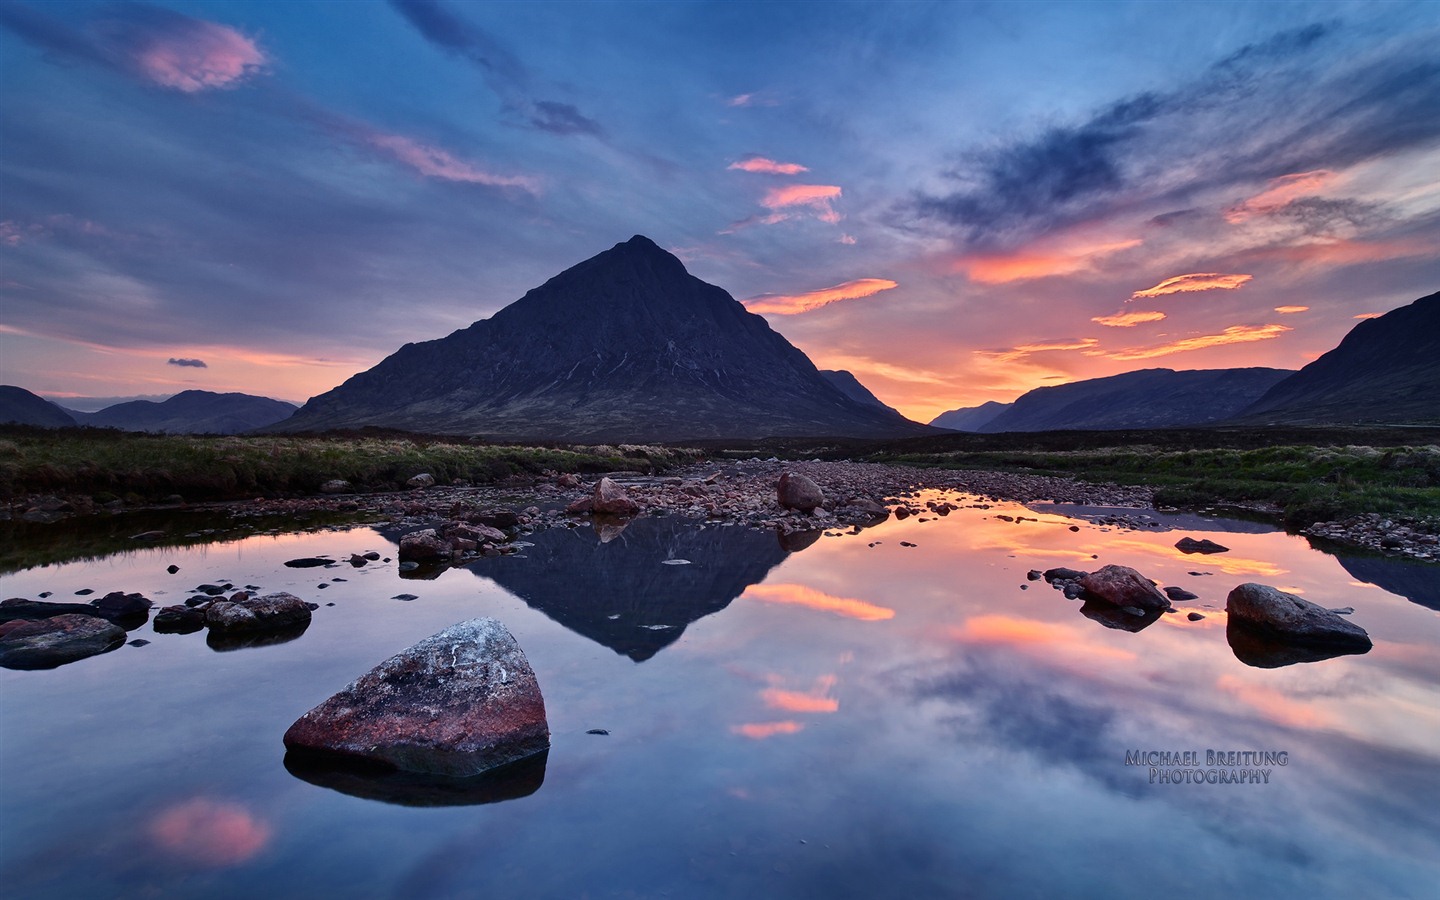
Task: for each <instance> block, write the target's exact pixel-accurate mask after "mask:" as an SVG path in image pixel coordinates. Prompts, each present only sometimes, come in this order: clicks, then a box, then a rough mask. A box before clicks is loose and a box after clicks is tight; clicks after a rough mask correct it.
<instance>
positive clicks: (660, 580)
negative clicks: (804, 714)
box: [466, 517, 790, 662]
mask: <svg viewBox="0 0 1440 900" xmlns="http://www.w3.org/2000/svg"><path fill="white" fill-rule="evenodd" d="M604 537H605V538H607V539H606V540H602V536H601V534H599V533H597V532H596V531H595V530H593V529H590V528H574V529H553V530H551V531H546V532H542V533H540V534H536V535H532V536H530V537H529V538H527V540H528V541H531V542H533V543H534V546H533V547H528V548H526V550H525V552H524V556H525V557H526V558H525V559H512V558H508V557H495V558H487V559H481V560H479V561H477V562H474V563H471V564H470V565H468V566H467V567H466V568H468V569H469V570H470V571H472V572H474V573H475V574H476V575H479V576H481V577H484V578H490V579H493V580H494V581H495V582H496V583H497V584H499V585H500V586H501V587H503V588H504V589H505V590H507V591H509V592H510V593H512V594H514V595H515V596H517V597H519V598H520V599H521V600H523V601H525V603H526V604H528V605H529V606H530V607H531V608H533V609H537V610H539V611H540V612H543V613H544V614H545V615H547V616H549V617H550V618H552V619H554V620H555V621H556V622H559V623H560V624H561V625H564V626H565V627H566V628H568V629H570V630H571V631H574V632H576V633H577V634H581V635H584V636H585V637H587V638H589V639H590V640H592V641H595V642H596V643H600V644H604V645H605V646H606V647H609V648H610V649H611V650H614V651H615V652H616V653H619V654H621V655H623V656H628V657H630V658H631V659H633V660H634V661H635V662H644V661H645V660H647V659H649V658H650V657H652V656H654V655H655V654H656V653H659V652H660V651H661V650H663V649H664V648H665V647H668V646H670V645H671V644H673V643H674V642H675V641H677V640H679V638H680V635H681V634H683V633H684V632H685V627H686V626H687V625H689V624H690V623H691V622H694V621H696V620H697V619H700V618H702V617H704V616H708V615H710V614H711V613H716V612H719V611H720V610H722V609H724V608H725V607H726V606H729V605H730V601H732V600H734V599H735V598H736V597H738V596H740V595H741V594H742V593H743V592H744V591H745V589H746V588H747V587H749V586H750V585H752V584H757V583H758V582H760V581H763V580H764V578H765V576H766V575H768V574H770V570H771V569H773V568H775V566H777V565H778V564H779V563H780V562H781V561H782V560H784V559H785V557H787V556H789V555H790V551H788V550H786V549H783V548H782V547H781V545H780V542H779V541H778V540H777V539H776V536H775V535H774V534H772V533H770V532H766V531H755V530H752V529H748V528H737V527H710V528H703V529H702V528H697V527H696V526H695V524H694V523H693V522H691V521H688V520H685V519H682V518H679V517H654V518H641V519H637V520H635V521H633V522H631V523H630V524H629V525H628V526H627V527H626V528H625V529H624V530H623V531H621V532H620V533H618V534H611V533H606V534H605V535H604ZM667 560H670V561H674V560H686V561H687V563H688V564H672V565H666V561H667Z"/></svg>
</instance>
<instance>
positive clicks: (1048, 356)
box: [0, 0, 1440, 419]
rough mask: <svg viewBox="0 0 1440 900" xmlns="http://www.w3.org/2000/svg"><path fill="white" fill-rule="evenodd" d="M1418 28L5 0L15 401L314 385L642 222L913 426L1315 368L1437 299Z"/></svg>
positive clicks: (1411, 20) (1135, 7) (1, 336)
mask: <svg viewBox="0 0 1440 900" xmlns="http://www.w3.org/2000/svg"><path fill="white" fill-rule="evenodd" d="M1436 46H1440V4H1435V3H1353V4H1351V3H1251V4H1237V3H1223V4H1220V3H1216V4H1207V3H1186V4H1161V3H1056V4H1047V3H995V4H990V3H913V4H905V3H878V4H872V3H854V4H847V3H753V4H752V3H515V4H510V3H478V2H455V0H450V2H445V0H407V2H400V0H397V2H390V3H386V2H376V3H364V2H344V3H303V2H297V3H284V4H276V3H246V2H215V3H168V4H164V5H160V4H116V3H86V2H70V3H33V2H29V3H27V2H18V0H15V2H11V0H0V292H3V293H0V381H4V382H6V383H13V384H19V385H21V386H22V387H26V388H29V389H31V390H34V391H36V392H38V393H42V394H45V395H47V396H52V397H58V398H64V397H71V396H107V397H108V396H129V395H153V394H165V393H171V392H174V391H178V390H183V389H185V388H191V387H198V388H205V389H209V390H240V391H247V392H251V393H260V394H267V395H270V396H277V397H282V398H285V399H291V400H304V399H305V398H306V397H309V396H311V395H313V394H316V393H319V392H321V391H324V390H327V389H329V388H330V387H333V386H334V385H336V384H338V383H339V382H341V381H343V380H344V379H345V378H347V377H349V376H350V375H351V374H354V373H355V372H356V371H359V370H361V369H364V368H368V367H369V366H371V365H373V364H374V363H375V362H378V361H379V360H380V359H381V358H383V357H384V356H385V355H387V354H388V353H390V352H392V351H393V350H395V349H396V348H398V347H399V346H400V345H401V344H403V343H405V342H407V341H415V340H425V339H429V338H434V337H438V336H441V335H443V334H446V333H448V332H450V331H452V330H454V329H456V328H460V327H463V326H465V325H468V324H469V323H470V322H472V321H474V320H476V319H478V318H482V317H485V316H488V315H490V314H492V313H493V312H495V311H496V310H498V309H499V308H501V307H502V306H504V305H506V304H508V303H510V302H512V301H514V300H515V299H517V298H519V297H520V296H521V295H522V294H523V293H524V292H525V291H526V290H528V289H530V288H532V287H535V286H537V285H538V284H540V283H541V282H543V281H544V280H546V279H547V278H549V277H550V276H551V275H553V274H555V273H557V272H559V271H560V270H562V269H564V268H566V267H568V266H569V265H572V264H574V263H576V262H578V261H580V260H582V259H584V258H586V257H589V256H591V255H593V254H595V253H597V252H599V251H601V250H604V249H606V248H608V247H610V246H611V245H613V244H615V243H617V242H619V241H623V240H625V239H627V238H629V237H630V236H631V235H632V234H636V233H641V234H646V235H648V236H650V237H651V238H653V239H655V240H656V241H657V242H658V243H660V244H661V246H664V247H666V248H668V249H671V250H672V251H673V252H675V253H677V254H678V255H679V256H680V257H681V258H682V259H684V260H685V262H686V264H687V266H688V267H689V268H690V270H691V271H692V272H693V273H694V274H696V275H698V276H699V277H701V278H704V279H705V280H707V281H710V282H713V283H715V284H718V285H720V286H721V287H723V288H725V289H726V290H728V291H730V292H731V293H732V294H733V295H734V296H735V297H736V298H738V299H740V300H742V301H746V302H747V303H749V304H750V305H751V306H752V308H753V309H755V311H757V312H761V313H762V314H764V315H766V317H767V318H768V319H769V320H770V321H771V323H772V325H774V326H775V327H776V328H777V329H778V330H780V331H781V332H782V333H783V334H785V335H786V336H787V337H789V338H790V339H791V341H792V342H794V343H795V344H797V345H798V346H799V347H801V349H803V350H805V351H806V352H807V353H809V354H810V355H811V357H812V359H814V360H815V361H816V363H817V364H819V365H821V366H822V367H831V368H849V369H851V370H852V371H854V372H855V373H856V374H857V376H859V377H860V379H861V380H862V381H863V382H864V383H865V384H867V385H868V386H869V387H870V388H871V389H872V390H874V391H875V392H876V393H877V394H878V395H879V396H880V397H881V398H882V399H884V400H886V401H887V402H890V403H892V404H894V405H896V406H898V407H899V408H901V409H902V411H904V412H906V413H907V414H910V415H912V416H913V417H916V418H920V419H929V418H930V417H932V416H933V415H935V414H936V413H938V412H939V411H941V410H943V409H947V408H951V407H955V406H962V405H972V404H976V403H979V402H981V401H984V400H988V399H997V400H1009V399H1012V398H1013V397H1014V396H1016V395H1017V394H1019V393H1022V392H1023V391H1024V390H1027V389H1029V388H1032V387H1037V386H1040V385H1044V384H1055V383H1059V382H1063V381H1070V380H1075V379H1077V378H1085V377H1094V376H1099V375H1108V374H1114V373H1117V372H1121V371H1127V370H1130V369H1135V368H1142V367H1150V366H1166V367H1170V368H1215V367H1221V366H1232V365H1271V366H1281V367H1287V368H1298V367H1299V366H1301V365H1303V364H1304V363H1305V362H1308V361H1309V360H1311V359H1313V358H1314V357H1315V356H1317V355H1318V354H1319V353H1321V352H1324V351H1325V350H1327V349H1329V348H1330V347H1333V346H1334V345H1335V344H1336V343H1337V342H1338V341H1339V339H1340V338H1341V337H1342V336H1343V335H1344V334H1345V332H1346V331H1348V330H1349V328H1350V327H1352V326H1353V325H1354V324H1355V318H1356V317H1357V316H1364V315H1373V314H1377V313H1383V312H1385V311H1386V310H1389V309H1393V308H1395V307H1397V306H1400V305H1403V304H1405V303H1408V302H1410V301H1412V300H1414V299H1415V298H1417V297H1419V296H1421V295H1422V294H1426V293H1429V292H1432V291H1434V290H1435V289H1436V288H1437V286H1440V284H1437V283H1440V277H1437V275H1440V250H1437V248H1440V174H1437V173H1440V51H1436V50H1435V49H1434V48H1435V47H1436ZM196 360H200V361H203V362H204V363H205V365H204V366H203V367H202V366H198V365H194V364H193V363H194V361H196ZM185 362H190V363H191V364H189V365H186V364H183V363H185Z"/></svg>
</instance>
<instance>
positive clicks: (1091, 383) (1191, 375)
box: [979, 368, 1294, 434]
mask: <svg viewBox="0 0 1440 900" xmlns="http://www.w3.org/2000/svg"><path fill="white" fill-rule="evenodd" d="M1292 374H1294V373H1293V372H1290V371H1288V370H1285V369H1260V368H1255V369H1192V370H1189V371H1184V372H1176V371H1175V370H1173V369H1139V370H1137V371H1134V372H1126V373H1124V374H1122V375H1111V376H1109V377H1106V378H1091V379H1088V380H1086V381H1074V382H1071V383H1070V384H1059V385H1056V386H1054V387H1042V388H1036V389H1035V390H1033V391H1030V392H1029V393H1026V394H1024V395H1022V396H1021V397H1020V398H1019V399H1017V400H1016V401H1015V402H1014V404H1012V405H1011V407H1010V408H1009V409H1007V410H1005V411H1004V412H1002V413H1000V415H998V416H996V417H995V418H993V419H991V420H990V421H989V422H986V423H985V424H984V425H983V426H982V427H981V428H980V429H979V430H980V431H982V432H986V433H990V434H995V433H998V432H1002V431H1062V430H1083V431H1106V430H1110V429H1119V428H1174V427H1179V426H1184V425H1208V424H1210V423H1212V422H1219V421H1222V420H1225V419H1229V418H1231V417H1233V416H1234V415H1235V414H1236V413H1238V412H1239V411H1240V410H1242V409H1245V408H1246V407H1247V406H1249V405H1250V404H1252V403H1254V402H1255V401H1256V400H1257V399H1258V398H1259V397H1260V396H1261V395H1262V394H1264V393H1265V392H1266V391H1268V390H1269V389H1270V388H1272V387H1274V386H1275V384H1276V383H1278V382H1279V381H1280V380H1281V379H1283V378H1286V377H1288V376H1290V375H1292Z"/></svg>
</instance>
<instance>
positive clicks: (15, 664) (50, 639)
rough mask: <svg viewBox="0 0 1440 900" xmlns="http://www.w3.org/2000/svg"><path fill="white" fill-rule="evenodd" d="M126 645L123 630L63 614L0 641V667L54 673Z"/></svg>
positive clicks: (10, 633)
mask: <svg viewBox="0 0 1440 900" xmlns="http://www.w3.org/2000/svg"><path fill="white" fill-rule="evenodd" d="M123 643H125V629H123V628H121V627H120V626H118V625H115V624H113V623H110V622H107V621H105V620H104V619H101V618H98V617H96V616H83V615H74V614H66V615H60V616H52V617H51V618H48V619H41V620H39V621H32V622H24V623H21V624H19V625H16V626H14V627H12V628H10V629H9V630H8V631H6V632H5V635H4V636H3V637H0V666H4V667H5V668H7V669H53V668H56V667H57V666H63V665H65V664H66V663H72V662H75V661H77V660H81V659H85V658H86V657H88V656H95V655H97V654H100V653H108V652H109V651H111V650H114V649H115V648H116V647H119V646H120V645H121V644H123Z"/></svg>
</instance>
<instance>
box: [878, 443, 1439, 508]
mask: <svg viewBox="0 0 1440 900" xmlns="http://www.w3.org/2000/svg"><path fill="white" fill-rule="evenodd" d="M868 458H870V459H872V460H874V461H877V462H896V463H905V464H907V465H928V466H945V467H953V468H968V469H991V470H1003V471H1017V472H1032V473H1036V474H1045V475H1066V476H1071V477H1074V478H1080V479H1083V480H1087V481H1110V482H1115V483H1118V484H1144V485H1150V486H1152V487H1154V488H1155V496H1156V502H1157V503H1159V504H1161V505H1172V506H1185V507H1200V506H1213V505H1217V504H1230V505H1245V506H1255V505H1265V506H1271V507H1274V508H1276V509H1277V510H1278V511H1279V512H1280V514H1281V516H1282V518H1283V519H1284V521H1285V523H1286V524H1287V525H1291V526H1296V527H1299V526H1305V525H1309V524H1310V523H1312V522H1318V521H1329V520H1335V519H1341V518H1346V517H1348V516H1352V515H1357V514H1360V513H1380V514H1382V515H1387V516H1404V517H1418V518H1424V517H1431V516H1436V517H1440V447H1437V446H1433V445H1431V446H1395V447H1369V446H1353V445H1352V446H1293V445H1284V446H1272V447H1264V448H1260V449H1249V450H1246V449H1232V448H1209V449H1175V448H1173V447H1172V448H1167V447H1164V446H1157V445H1146V444H1141V445H1138V446H1123V447H1117V446H1111V447H1093V448H1085V449H1074V450H1060V449H1048V448H1047V449H1036V448H1031V449H1018V448H1017V449H957V450H946V451H940V452H915V451H914V450H907V449H905V448H890V449H884V450H879V451H877V452H873V453H871V454H870V455H869V457H868Z"/></svg>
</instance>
